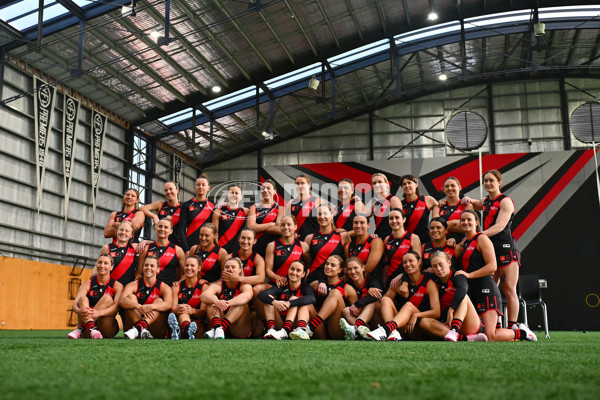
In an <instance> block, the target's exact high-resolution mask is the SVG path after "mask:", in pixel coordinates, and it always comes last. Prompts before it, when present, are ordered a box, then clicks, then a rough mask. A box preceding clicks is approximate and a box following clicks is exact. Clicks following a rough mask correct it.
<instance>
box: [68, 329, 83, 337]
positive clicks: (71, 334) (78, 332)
mask: <svg viewBox="0 0 600 400" xmlns="http://www.w3.org/2000/svg"><path fill="white" fill-rule="evenodd" d="M81 331H82V329H80V328H79V327H77V329H75V330H73V331H71V332H69V334H68V335H67V337H68V338H69V339H79V338H80V337H81Z"/></svg>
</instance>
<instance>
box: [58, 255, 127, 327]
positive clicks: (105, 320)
mask: <svg viewBox="0 0 600 400" xmlns="http://www.w3.org/2000/svg"><path fill="white" fill-rule="evenodd" d="M113 266H114V261H113V259H112V257H111V256H109V255H106V254H102V255H100V256H99V257H98V259H97V260H96V265H95V270H96V275H95V276H93V277H92V278H91V279H90V280H88V281H87V282H85V283H83V284H82V285H81V286H80V287H79V291H78V292H77V295H76V296H75V300H73V311H74V312H75V313H76V314H77V317H78V321H79V326H78V327H77V329H75V330H74V331H72V332H70V333H69V334H68V335H67V337H68V338H69V339H79V338H80V337H81V336H84V333H87V334H89V337H90V338H92V339H102V338H103V337H105V338H112V337H114V336H115V335H116V334H117V332H119V324H118V323H117V320H116V319H115V315H116V314H117V311H118V308H119V300H120V298H121V293H122V292H123V285H121V284H120V283H119V282H117V281H116V280H115V279H114V278H111V276H110V271H111V270H112V268H113Z"/></svg>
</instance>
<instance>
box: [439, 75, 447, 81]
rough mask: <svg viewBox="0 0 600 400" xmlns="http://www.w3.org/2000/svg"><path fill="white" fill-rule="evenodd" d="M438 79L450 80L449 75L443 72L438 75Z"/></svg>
mask: <svg viewBox="0 0 600 400" xmlns="http://www.w3.org/2000/svg"><path fill="white" fill-rule="evenodd" d="M438 79H439V80H440V81H442V82H443V81H445V80H448V75H446V74H444V73H442V74H440V75H439V76H438Z"/></svg>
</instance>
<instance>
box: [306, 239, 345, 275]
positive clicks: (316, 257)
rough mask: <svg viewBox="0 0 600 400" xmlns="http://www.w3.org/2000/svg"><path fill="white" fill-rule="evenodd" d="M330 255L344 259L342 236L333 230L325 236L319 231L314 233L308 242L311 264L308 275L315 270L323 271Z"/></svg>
mask: <svg viewBox="0 0 600 400" xmlns="http://www.w3.org/2000/svg"><path fill="white" fill-rule="evenodd" d="M332 255H338V256H340V257H342V259H343V258H344V245H343V244H342V235H340V234H339V233H337V232H336V231H333V230H332V231H331V232H329V233H326V234H325V233H321V231H319V232H317V233H315V234H314V235H313V238H312V240H311V241H310V256H311V258H312V263H311V264H310V270H309V274H312V273H313V272H314V271H315V270H317V269H323V268H324V267H325V262H326V261H327V258H329V256H332Z"/></svg>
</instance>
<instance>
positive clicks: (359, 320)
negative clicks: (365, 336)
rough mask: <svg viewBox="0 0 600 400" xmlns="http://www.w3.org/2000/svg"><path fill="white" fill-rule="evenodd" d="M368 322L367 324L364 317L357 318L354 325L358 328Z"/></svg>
mask: <svg viewBox="0 0 600 400" xmlns="http://www.w3.org/2000/svg"><path fill="white" fill-rule="evenodd" d="M366 325H367V324H365V321H363V320H362V319H360V318H359V319H357V320H356V322H355V323H354V326H356V327H357V328H358V327H359V326H366Z"/></svg>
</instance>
